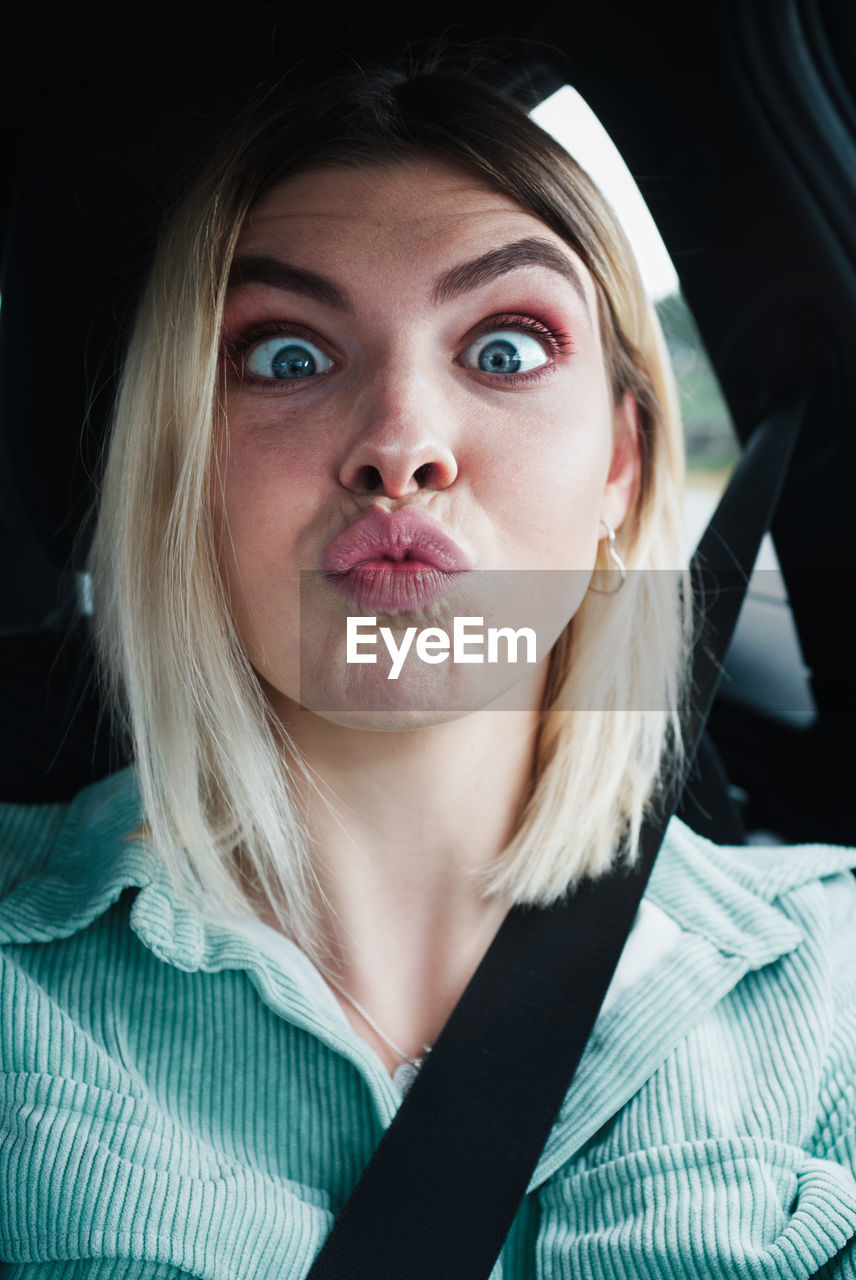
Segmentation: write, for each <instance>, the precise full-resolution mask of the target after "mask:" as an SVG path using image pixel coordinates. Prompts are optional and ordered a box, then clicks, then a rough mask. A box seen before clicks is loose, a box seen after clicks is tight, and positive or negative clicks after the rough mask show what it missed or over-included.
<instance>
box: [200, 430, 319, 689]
mask: <svg viewBox="0 0 856 1280" xmlns="http://www.w3.org/2000/svg"><path fill="white" fill-rule="evenodd" d="M220 474H221V480H220V483H219V484H216V485H215V491H214V494H213V512H214V521H215V534H216V538H217V550H218V562H219V566H220V574H221V578H222V581H223V585H224V587H225V589H226V592H227V597H228V600H229V605H230V611H231V614H232V618H233V621H234V623H235V626H236V628H237V631H238V635H239V637H240V639H241V642H242V644H243V645H244V647H245V649H246V651H247V653H248V655H249V657H250V659H251V661H252V662H253V664H254V665H255V666H256V668H257V669H258V670H260V672H261V673H262V674H264V670H263V667H264V665H265V660H264V657H263V655H264V654H266V653H268V652H269V651H270V649H271V647H272V645H278V644H279V643H281V642H282V640H283V639H285V638H286V633H287V632H289V631H290V630H292V629H293V627H294V619H295V618H296V617H297V615H298V607H297V606H298V601H299V591H300V570H301V569H302V568H307V567H309V562H308V560H307V554H308V553H307V551H306V549H305V548H304V546H303V539H304V538H305V531H306V529H307V528H308V527H309V526H310V525H311V523H312V519H313V515H314V513H315V511H316V510H317V505H318V494H319V492H321V488H322V485H321V475H320V463H319V459H318V457H317V454H316V455H313V454H312V452H311V451H309V450H305V451H296V450H295V449H294V448H292V447H287V446H286V444H285V442H284V437H283V436H282V435H280V436H279V437H278V438H277V437H276V436H275V435H274V434H269V435H268V436H267V437H260V436H259V435H255V434H254V433H252V432H248V431H246V430H242V429H234V428H233V430H232V432H231V434H230V439H229V441H228V446H227V447H224V449H223V451H222V453H221V462H220Z"/></svg>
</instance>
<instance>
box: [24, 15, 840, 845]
mask: <svg viewBox="0 0 856 1280" xmlns="http://www.w3.org/2000/svg"><path fill="white" fill-rule="evenodd" d="M431 49H443V50H445V51H446V56H447V57H454V58H457V59H458V61H459V64H460V65H461V66H464V67H466V66H478V65H479V63H480V62H481V61H483V60H484V59H488V60H489V61H490V65H491V67H492V71H491V75H492V78H493V80H494V81H495V82H496V83H497V84H498V86H499V87H501V88H503V89H505V90H506V91H507V92H509V93H511V94H513V95H514V96H516V97H517V98H518V99H519V100H520V101H521V102H522V103H523V104H524V105H525V106H526V107H527V109H530V110H531V109H533V108H535V107H536V106H537V105H538V104H539V103H543V102H544V101H545V100H546V99H548V98H549V97H550V95H552V94H554V93H556V92H557V91H558V90H559V89H561V88H562V87H563V86H565V85H571V86H572V87H573V88H574V89H575V90H576V92H577V93H578V94H579V95H581V96H582V98H583V99H584V101H585V102H586V103H587V104H588V106H589V107H590V108H591V109H592V111H593V112H594V113H595V115H596V116H597V118H598V119H599V121H600V122H601V124H602V125H603V126H604V128H605V129H606V131H607V133H608V134H609V136H610V137H611V139H612V140H613V142H614V143H615V146H616V147H617V148H618V151H619V152H620V154H621V156H622V157H623V159H624V162H625V164H626V165H627V167H628V169H629V170H630V172H631V174H632V175H633V178H634V179H635V182H636V184H637V186H638V188H639V191H640V192H641V194H642V196H643V198H644V201H645V203H646V204H647V206H648V209H649V210H650V213H651V214H652V216H653V218H654V221H655V223H656V225H657V228H658V230H659V233H660V235H661V237H662V240H663V241H664V243H665V246H666V248H667V249H668V253H669V256H670V258H671V261H672V264H673V266H674V270H675V272H676V274H677V278H678V280H679V287H680V306H681V307H682V308H683V310H682V311H681V312H680V314H678V312H677V311H675V308H674V306H672V308H671V310H670V309H669V307H668V306H663V307H662V308H660V313H661V316H662V318H663V320H664V325H665V328H666V330H667V336H669V338H670V342H671V341H672V340H673V339H674V341H675V343H676V344H677V346H676V347H675V348H673V349H678V348H680V344H681V343H684V345H685V346H686V342H687V341H688V339H687V332H686V331H687V326H689V327H690V328H691V329H692V332H693V334H697V335H698V338H699V341H700V344H701V346H700V348H699V350H700V351H702V355H703V358H705V359H706V360H707V361H709V368H710V370H711V373H710V381H711V385H713V386H715V388H716V391H717V395H719V396H721V403H722V405H723V406H724V409H723V414H724V421H725V427H724V435H719V436H716V439H715V440H713V443H711V440H710V439H709V438H708V437H707V436H705V430H706V429H707V428H706V425H705V424H706V422H707V420H706V419H705V418H704V414H702V417H701V418H700V419H699V423H700V425H698V430H697V433H696V434H697V441H696V443H698V440H701V439H702V437H704V439H705V440H707V444H704V442H702V443H703V445H704V447H701V448H700V452H699V457H700V458H701V462H700V464H699V467H700V470H701V471H704V470H705V469H707V470H708V471H716V472H717V477H718V479H717V483H718V482H719V480H722V481H723V482H724V473H725V471H727V466H726V465H725V461H724V459H725V458H726V454H728V450H729V449H731V452H732V453H734V454H736V453H738V452H739V450H740V448H741V447H742V446H743V445H745V443H746V441H747V440H748V439H749V437H750V436H751V434H752V432H753V431H754V430H755V428H756V427H758V426H759V424H761V423H762V422H764V421H766V420H767V419H769V418H770V417H771V416H773V415H775V414H777V413H781V412H782V411H785V410H787V409H788V408H789V407H790V406H793V405H795V404H797V403H802V402H804V403H805V411H804V414H803V424H802V429H801V433H800V437H799V439H798V441H797V445H796V451H795V455H794V457H793V460H792V462H791V466H790V471H789V474H788V476H787V479H786V482H785V485H784V489H783V492H782V496H781V499H780V502H779V505H778V508H777V510H776V513H775V516H774V519H773V522H772V527H771V537H772V546H773V548H774V555H773V553H772V552H771V553H770V554H771V555H772V559H770V560H765V562H764V565H763V566H762V567H761V568H759V569H758V570H757V571H756V574H755V575H754V576H753V579H752V582H751V584H750V588H749V593H748V597H747V600H746V603H745V605H744V609H743V614H742V617H741V622H740V625H739V627H738V630H737V632H736V635H735V637H734V640H733V642H732V644H731V647H730V649H729V652H728V655H727V658H726V660H725V664H724V670H723V673H722V678H721V681H720V685H719V692H718V694H717V697H716V700H715V702H714V706H713V710H712V712H711V715H710V718H709V721H708V726H707V732H706V735H705V737H704V739H703V742H702V745H701V748H700V750H699V753H698V757H697V759H696V762H695V765H694V767H693V770H692V772H691V775H690V778H689V781H688V783H687V786H686V788H685V791H684V796H683V800H682V804H681V808H680V814H681V816H682V817H683V818H684V820H685V821H687V822H688V823H689V825H690V826H692V827H693V828H694V829H696V830H697V831H699V832H700V833H701V834H703V835H706V836H709V837H710V838H711V839H714V840H715V841H717V842H719V843H726V844H741V843H744V842H747V841H748V842H765V843H774V844H775V843H784V844H793V843H803V842H828V843H836V844H854V843H856V806H854V804H853V802H852V798H851V795H850V791H849V786H850V785H851V778H852V764H853V752H852V747H851V725H852V721H853V714H854V712H856V663H854V658H853V654H854V643H853V639H852V633H851V630H850V628H851V623H848V622H847V617H848V616H851V618H852V616H853V615H851V614H850V608H851V606H848V604H847V592H848V590H849V587H850V586H851V585H856V575H854V569H853V565H854V560H856V524H854V521H853V519H852V512H853V506H854V497H853V494H852V493H851V484H852V479H853V477H854V475H856V358H854V356H856V6H854V5H853V4H852V0H710V3H708V4H706V5H703V6H697V7H696V6H693V7H690V6H687V5H686V4H685V3H683V4H678V3H677V2H676V0H653V3H651V4H649V5H648V6H646V7H645V8H644V10H642V9H640V7H639V6H637V5H634V4H631V3H629V2H628V0H606V2H605V3H603V4H600V5H590V4H585V5H584V4H577V3H574V2H573V0H570V2H569V0H563V2H562V3H545V2H544V0H533V3H531V4H529V5H527V6H525V8H524V9H521V7H520V5H518V4H513V3H512V2H511V0H492V3H487V0H463V2H462V3H458V4H456V5H452V4H451V3H449V0H437V3H435V4H434V5H432V6H430V7H424V8H422V7H418V8H410V7H407V6H402V5H400V4H399V5H393V4H391V3H390V2H389V0H378V2H377V3H375V4H374V5H372V6H371V7H370V8H365V9H363V8H360V9H357V8H352V9H351V10H350V11H348V12H345V13H339V14H338V16H337V15H336V14H335V13H333V12H330V13H325V12H323V11H320V10H319V11H316V12H314V13H310V12H307V11H305V10H297V11H295V10H294V8H293V7H292V6H285V5H282V4H280V3H277V2H276V0H251V2H250V3H248V4H246V5H245V6H243V7H242V8H241V10H240V11H239V12H238V11H237V10H236V9H235V8H234V6H230V7H227V6H226V5H224V4H218V3H209V4H207V5H205V6H203V5H201V4H199V3H198V0H193V2H192V3H187V4H184V5H180V6H174V5H173V6H172V7H168V6H166V5H165V4H157V3H156V4H151V5H147V6H146V7H145V9H144V10H136V11H135V12H134V17H133V24H132V25H131V24H130V23H129V16H128V11H127V10H123V9H121V8H120V7H113V8H111V9H107V8H106V7H102V6H99V5H92V6H84V7H82V8H75V9H74V10H72V9H71V8H70V7H69V8H66V9H65V10H64V11H63V12H62V13H58V14H57V15H50V14H48V13H47V12H46V11H45V10H43V9H38V10H35V9H33V10H30V11H28V12H21V13H19V14H18V15H17V16H16V17H15V19H14V21H13V23H12V26H11V28H10V32H9V33H8V38H7V41H6V50H5V58H4V64H5V65H4V70H3V75H2V77H0V82H2V83H0V92H2V95H3V111H2V119H1V121H0V123H2V129H3V131H4V134H5V137H4V144H5V145H4V155H5V157H6V163H5V165H4V173H3V177H2V188H0V217H2V223H3V225H2V234H3V257H2V267H1V268H0V295H2V303H1V304H0V567H1V568H2V575H3V579H2V581H3V589H2V591H0V653H1V654H2V665H0V670H2V677H0V724H2V733H1V734H0V784H1V785H2V791H0V800H3V801H11V802H17V803H45V802H56V801H63V800H67V799H69V798H70V797H71V796H73V795H74V794H75V793H76V792H77V791H78V790H79V789H80V788H81V787H83V786H85V785H86V784H87V783H89V782H91V781H94V780H96V779H98V778H101V777H103V776H105V775H106V774H107V773H108V772H110V771H111V770H112V769H115V768H117V767H120V766H121V765H122V764H124V763H126V762H127V746H126V744H125V743H124V742H123V740H122V736H121V733H120V732H119V731H118V730H117V729H116V728H115V727H114V726H112V725H111V723H110V719H109V716H108V715H106V714H105V710H104V707H103V705H102V702H101V699H100V695H99V690H98V684H97V680H96V678H95V675H94V668H93V663H92V658H91V655H90V652H89V648H88V641H87V613H88V609H89V601H88V591H87V579H86V575H85V572H84V564H85V556H86V547H87V538H88V534H89V531H90V530H91V517H92V510H93V504H94V502H95V500H96V497H97V489H98V473H99V466H100V452H101V445H102V442H103V439H104V432H105V427H106V423H107V420H108V417H109V411H110V403H111V397H112V394H113V391H114V389H115V384H116V376H117V368H118V365H119V361H120V358H121V352H122V343H123V338H124V336H125V334H126V332H127V326H128V320H129V316H130V314H131V310H132V306H133V301H134V297H135V293H136V290H137V289H138V287H139V285H140V283H141V281H142V279H143V276H144V274H145V270H146V265H147V262H148V258H149V255H150V253H151V251H152V247H153V243H154V238H155V234H156V231H157V228H158V225H159V223H160V221H161V220H162V218H163V216H164V214H165V212H166V211H167V210H168V208H169V206H170V201H171V200H172V199H173V198H174V192H175V190H176V188H177V184H178V183H179V182H180V180H181V178H182V176H183V175H184V174H185V173H186V172H187V170H188V168H189V167H192V165H193V164H194V163H195V162H196V161H197V160H198V157H199V156H200V155H203V154H204V153H205V152H206V150H207V148H209V147H210V146H211V145H212V143H213V141H214V140H215V139H216V138H217V136H218V134H219V133H220V132H221V131H222V130H223V129H224V128H225V127H227V125H228V122H229V120H230V119H231V118H232V117H233V116H234V114H235V112H237V111H239V110H240V109H242V106H243V104H244V103H245V102H246V101H247V100H248V99H250V98H252V97H253V96H255V97H257V96H258V95H259V93H261V92H270V90H269V89H268V88H266V86H269V84H270V83H271V82H272V81H275V82H278V86H279V87H278V89H277V90H276V91H277V92H286V93H287V87H288V83H289V79H290V78H291V77H297V78H300V77H302V76H310V75H311V76H323V75H325V74H327V73H329V72H331V71H332V72H335V71H336V70H337V69H342V68H343V67H346V66H349V65H353V63H354V61H356V62H357V63H359V62H361V61H363V60H365V61H378V60H380V61H389V60H390V59H394V58H395V59H400V58H401V57H411V58H419V57H421V56H423V55H424V54H425V53H426V52H428V51H429V50H431ZM508 145H509V147H513V146H514V139H513V138H509V139H508ZM595 176H596V175H595ZM658 307H659V304H658ZM682 326H683V327H682ZM681 350H683V348H681ZM704 353H706V355H704ZM699 358H702V357H701V356H700V357H699ZM678 376H679V381H681V380H682V377H684V375H682V369H681V366H680V362H679V361H678ZM693 376H694V375H693ZM684 381H686V382H687V383H688V384H692V385H690V388H689V390H690V400H691V399H692V394H693V393H695V394H696V396H697V397H698V396H699V395H700V394H701V392H699V391H698V388H697V387H695V384H693V383H692V377H691V376H690V375H689V374H686V376H685V377H684ZM688 414H689V417H690V418H691V417H692V405H691V404H689V405H688ZM714 434H715V433H714ZM708 435H709V433H708ZM723 440H725V441H726V444H727V447H725V446H723V445H722V441H723ZM732 440H733V442H734V444H733V448H732V446H731V444H730V442H731V441H732ZM691 446H692V441H691V440H689V439H688V452H689V454H690V458H691V460H692V458H693V456H694V455H693V448H692V447H691ZM721 446H722V447H721ZM723 448H724V449H725V452H724V453H723ZM705 450H706V453H705ZM702 455H704V456H703V457H702ZM729 457H730V455H729ZM732 460H733V459H732ZM708 464H710V465H708Z"/></svg>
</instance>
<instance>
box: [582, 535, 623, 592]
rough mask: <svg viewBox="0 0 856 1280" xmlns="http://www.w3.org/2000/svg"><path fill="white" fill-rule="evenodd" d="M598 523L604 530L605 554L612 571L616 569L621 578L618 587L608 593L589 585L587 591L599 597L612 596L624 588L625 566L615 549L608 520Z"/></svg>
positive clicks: (613, 537) (613, 536) (601, 588)
mask: <svg viewBox="0 0 856 1280" xmlns="http://www.w3.org/2000/svg"><path fill="white" fill-rule="evenodd" d="M600 523H601V524H602V525H603V527H604V528H605V529H606V538H607V548H606V553H607V555H608V556H609V559H610V560H611V562H612V571H614V570H616V569H617V570H618V572H619V574H620V575H621V577H620V579H619V582H618V586H617V587H613V588H612V589H611V590H610V591H606V590H604V588H603V587H593V586H592V585H591V583H589V591H594V593H595V594H596V595H599V596H614V595H617V594H618V592H619V591H620V590H621V588H622V587H623V586H624V584H625V582H626V581H627V566H626V564H625V563H624V561H623V560H622V559H621V556H620V555H619V554H618V552H617V551H616V549H615V530H614V529H613V527H612V525H611V524H610V523H609V521H608V520H601V522H600Z"/></svg>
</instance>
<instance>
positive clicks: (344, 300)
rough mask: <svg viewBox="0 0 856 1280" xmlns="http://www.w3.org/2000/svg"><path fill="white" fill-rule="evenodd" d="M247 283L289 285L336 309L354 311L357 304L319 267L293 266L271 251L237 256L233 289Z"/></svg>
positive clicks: (232, 273)
mask: <svg viewBox="0 0 856 1280" xmlns="http://www.w3.org/2000/svg"><path fill="white" fill-rule="evenodd" d="M246 284H269V285H272V286H273V288H274V289H286V290H288V292H289V293H298V294H301V295H302V296H303V297H304V298H314V299H315V301H316V302H323V303H325V304H326V306H328V307H334V308H335V309H336V311H344V312H346V313H347V314H348V315H353V313H354V308H353V304H352V303H351V300H350V298H349V297H348V295H347V294H346V293H345V292H343V290H341V289H340V288H339V287H338V286H337V285H335V284H333V281H332V280H328V279H327V277H326V276H321V275H319V274H318V273H317V271H307V270H306V268H305V267H293V266H292V265H291V263H289V262H282V261H281V260H280V259H279V258H273V257H270V256H269V255H267V254H247V255H246V257H242V258H236V259H235V261H234V262H233V263H232V270H231V271H230V272H229V285H228V287H229V288H230V289H235V288H238V287H239V286H241V285H246Z"/></svg>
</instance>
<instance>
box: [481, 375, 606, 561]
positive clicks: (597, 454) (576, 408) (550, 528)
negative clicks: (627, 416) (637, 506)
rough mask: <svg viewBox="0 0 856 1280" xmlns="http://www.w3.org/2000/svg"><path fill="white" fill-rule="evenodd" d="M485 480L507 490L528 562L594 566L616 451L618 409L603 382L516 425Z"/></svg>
mask: <svg viewBox="0 0 856 1280" xmlns="http://www.w3.org/2000/svg"><path fill="white" fill-rule="evenodd" d="M503 441H504V444H503V447H501V448H499V449H497V450H496V451H495V454H494V459H495V462H494V465H493V466H492V467H491V469H490V471H489V472H487V473H486V476H485V482H486V483H490V485H491V486H492V488H493V490H494V496H495V500H496V501H498V500H499V499H498V497H497V496H496V495H498V494H504V497H505V503H506V514H505V515H504V517H503V521H502V524H503V528H504V531H505V537H506V542H507V545H508V547H509V550H511V549H512V544H516V550H517V552H518V555H519V554H520V553H521V552H522V557H521V559H519V561H518V562H519V563H521V564H522V565H523V566H524V567H527V568H545V569H546V568H569V569H575V570H577V569H585V568H588V569H590V568H591V566H592V565H593V563H594V559H595V555H596V551H597V542H598V538H599V536H600V533H601V532H602V530H601V529H600V509H601V500H602V497H603V492H604V488H605V486H606V482H607V478H608V475H609V468H610V461H611V456H612V412H611V407H610V402H609V399H608V397H607V396H606V395H605V394H604V393H603V392H601V391H600V389H599V388H593V389H591V390H587V389H586V388H580V389H579V391H578V394H576V395H573V394H571V395H569V396H557V397H555V398H551V399H550V400H548V401H546V402H545V403H542V404H541V405H540V406H539V411H538V412H537V413H533V414H531V415H527V417H526V420H525V421H522V420H520V419H519V418H518V420H517V421H516V422H515V423H513V424H509V429H508V430H507V431H506V432H504V433H503Z"/></svg>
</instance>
